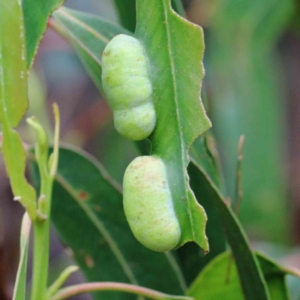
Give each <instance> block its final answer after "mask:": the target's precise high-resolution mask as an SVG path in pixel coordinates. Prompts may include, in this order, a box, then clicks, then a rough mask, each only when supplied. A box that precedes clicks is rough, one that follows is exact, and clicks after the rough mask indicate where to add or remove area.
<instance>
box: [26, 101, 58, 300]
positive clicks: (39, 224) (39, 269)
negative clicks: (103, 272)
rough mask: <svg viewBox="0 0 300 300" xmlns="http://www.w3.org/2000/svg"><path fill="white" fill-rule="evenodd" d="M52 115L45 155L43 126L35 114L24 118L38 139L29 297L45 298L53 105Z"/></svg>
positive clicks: (54, 166)
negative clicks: (38, 180) (37, 188)
mask: <svg viewBox="0 0 300 300" xmlns="http://www.w3.org/2000/svg"><path fill="white" fill-rule="evenodd" d="M53 111H54V117H55V134H54V149H53V153H52V154H51V156H50V159H48V141H47V136H46V133H45V131H44V130H43V128H42V127H41V126H40V124H39V123H38V121H37V120H36V119H35V118H31V119H28V120H27V122H28V123H29V124H30V125H31V126H32V127H34V128H35V129H36V132H37V137H38V142H37V145H36V150H35V154H36V158H37V164H38V167H39V171H40V177H41V190H40V198H39V201H38V218H37V219H36V220H35V222H34V224H33V228H34V244H33V246H34V252H33V276H32V294H31V300H46V299H47V282H48V270H49V246H50V242H49V237H50V219H51V218H50V217H51V216H50V213H51V198H52V188H53V181H54V176H55V173H56V169H57V164H58V155H59V154H58V149H59V127H60V122H59V110H58V107H57V105H56V104H54V105H53Z"/></svg>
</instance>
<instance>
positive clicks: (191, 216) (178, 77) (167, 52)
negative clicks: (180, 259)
mask: <svg viewBox="0 0 300 300" xmlns="http://www.w3.org/2000/svg"><path fill="white" fill-rule="evenodd" d="M137 24H138V26H137V31H136V37H137V38H138V39H139V40H140V41H141V43H142V44H143V45H144V47H145V51H146V53H147V55H148V58H149V61H150V64H149V65H150V76H151V80H152V84H153V89H154V93H153V98H154V104H155V109H156V114H157V122H156V127H155V130H154V132H153V134H152V135H151V136H150V139H151V143H152V154H153V155H157V156H159V157H160V158H162V159H163V161H164V162H165V164H166V168H167V176H168V181H169V186H170V189H171V194H172V198H173V202H174V207H175V211H176V214H177V217H178V220H179V222H180V227H181V230H182V234H181V240H180V242H179V244H178V245H177V246H181V245H183V244H185V243H186V242H188V241H195V242H196V243H197V244H198V245H199V246H201V248H203V249H204V250H205V251H207V250H208V242H207V238H206V236H205V224H206V215H205V212H204V210H203V208H202V207H201V206H200V205H199V204H198V203H197V201H196V199H195V197H194V194H193V193H192V191H191V189H190V187H189V180H188V176H187V171H186V168H187V164H188V160H189V159H188V148H189V146H190V145H191V144H192V142H193V141H194V140H195V139H196V138H197V137H198V136H199V135H200V134H201V133H203V132H204V131H206V130H207V129H208V128H209V127H210V121H209V119H208V118H207V116H206V114H205V111H204V108H203V105H202V104H201V102H200V100H199V95H200V86H201V84H200V82H201V79H202V78H203V68H202V63H201V62H202V58H203V50H204V42H203V34H202V30H201V28H200V27H198V26H196V25H194V24H191V23H189V22H188V21H186V20H185V19H183V18H181V17H180V16H178V15H177V14H176V13H175V12H174V11H173V10H172V9H171V7H170V1H169V0H154V1H152V2H151V9H149V4H148V3H147V2H146V1H142V0H138V1H137Z"/></svg>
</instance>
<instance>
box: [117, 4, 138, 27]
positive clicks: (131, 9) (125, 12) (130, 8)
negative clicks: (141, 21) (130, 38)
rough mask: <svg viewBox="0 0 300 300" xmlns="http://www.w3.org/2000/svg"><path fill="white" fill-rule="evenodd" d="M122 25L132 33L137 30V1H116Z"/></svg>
mask: <svg viewBox="0 0 300 300" xmlns="http://www.w3.org/2000/svg"><path fill="white" fill-rule="evenodd" d="M114 3H115V6H116V8H117V11H118V13H119V18H120V21H121V24H122V25H123V26H124V27H125V28H126V29H128V30H129V31H131V32H134V30H135V24H136V9H135V0H114Z"/></svg>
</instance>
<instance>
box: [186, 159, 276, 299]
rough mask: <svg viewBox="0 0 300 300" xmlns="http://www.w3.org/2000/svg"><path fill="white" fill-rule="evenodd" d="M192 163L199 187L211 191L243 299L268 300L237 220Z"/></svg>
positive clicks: (213, 187) (267, 294)
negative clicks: (233, 262)
mask: <svg viewBox="0 0 300 300" xmlns="http://www.w3.org/2000/svg"><path fill="white" fill-rule="evenodd" d="M192 163H193V164H194V166H195V167H196V168H194V171H197V172H198V175H197V174H194V176H197V178H198V182H199V185H206V188H207V189H211V199H210V200H211V201H213V203H214V207H215V210H216V211H217V213H218V215H219V220H220V223H221V226H222V228H223V231H224V234H225V237H226V240H227V241H228V243H229V245H230V247H231V249H232V253H233V256H234V259H235V261H236V266H237V270H238V273H239V278H240V280H241V286H242V289H243V293H244V295H245V299H247V300H251V299H261V300H266V299H270V295H269V291H268V289H267V285H266V282H265V279H264V277H263V273H262V271H261V269H260V266H259V263H258V261H257V259H256V257H255V256H254V255H253V253H252V251H251V249H250V246H249V242H248V240H247V237H246V235H245V233H244V231H243V229H242V227H241V225H240V223H239V221H238V219H237V218H236V216H235V215H234V213H233V212H232V210H231V208H230V206H229V205H228V204H227V203H226V202H225V200H224V198H223V197H222V195H221V194H220V193H219V191H218V189H217V188H216V186H215V185H214V183H213V182H212V181H211V179H210V178H209V177H208V176H207V174H206V173H205V171H204V170H203V169H202V167H201V166H199V165H197V163H196V162H195V161H192Z"/></svg>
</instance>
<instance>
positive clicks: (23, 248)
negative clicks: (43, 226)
mask: <svg viewBox="0 0 300 300" xmlns="http://www.w3.org/2000/svg"><path fill="white" fill-rule="evenodd" d="M30 228H31V220H30V218H29V216H28V214H27V213H25V214H24V216H23V221H22V226H21V238H20V260H19V267H18V273H17V278H16V281H15V287H14V295H13V300H25V295H26V274H27V254H28V244H29V237H30Z"/></svg>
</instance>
